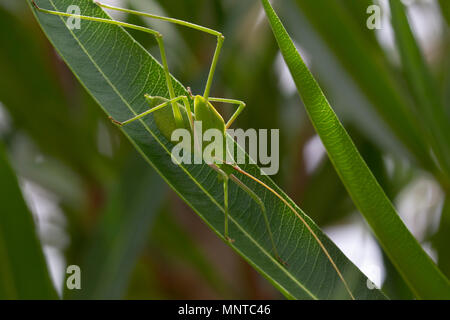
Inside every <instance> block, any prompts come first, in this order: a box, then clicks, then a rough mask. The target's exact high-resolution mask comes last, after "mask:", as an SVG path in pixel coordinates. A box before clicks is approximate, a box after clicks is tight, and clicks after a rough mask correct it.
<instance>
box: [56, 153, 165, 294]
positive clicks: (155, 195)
mask: <svg viewBox="0 0 450 320" xmlns="http://www.w3.org/2000/svg"><path fill="white" fill-rule="evenodd" d="M162 183H163V182H162V181H161V179H160V178H159V176H158V175H157V174H156V172H154V170H152V169H151V168H150V167H148V165H147V163H145V161H143V160H141V159H133V160H132V161H129V163H127V165H126V167H125V169H124V170H123V172H122V173H121V176H120V177H119V179H118V181H117V183H116V184H113V186H112V187H111V189H112V191H111V192H110V194H111V196H110V199H109V201H108V204H107V206H106V209H105V212H104V213H103V214H102V218H101V220H100V222H99V225H98V227H97V230H96V232H95V233H94V236H93V237H92V239H90V241H89V245H88V250H86V252H85V255H84V257H83V260H82V262H81V263H82V264H81V270H83V283H84V285H83V288H82V290H67V291H66V292H65V293H66V294H65V296H64V298H65V299H121V298H122V297H123V296H124V294H125V293H126V289H127V285H128V279H129V277H130V274H131V272H132V271H133V269H134V267H135V265H136V260H137V258H138V256H139V254H140V253H141V252H142V250H143V248H144V246H145V244H146V243H147V240H148V235H149V233H150V228H151V224H152V222H153V219H154V217H155V216H156V214H157V212H158V211H159V209H160V206H161V204H162V200H163V199H164V193H166V189H167V188H164V187H161V184H162ZM149 195H151V197H150V196H149Z"/></svg>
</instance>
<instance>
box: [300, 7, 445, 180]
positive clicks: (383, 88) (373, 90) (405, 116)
mask: <svg viewBox="0 0 450 320" xmlns="http://www.w3.org/2000/svg"><path fill="white" fill-rule="evenodd" d="M344 1H345V0H344ZM342 2H343V1H341V2H338V1H328V0H314V1H309V0H296V4H297V5H298V6H299V8H300V9H301V11H302V12H303V13H304V14H305V15H306V16H307V18H308V20H309V21H310V22H311V23H312V25H313V26H314V27H315V30H317V31H318V32H319V33H320V35H321V36H322V38H323V39H324V40H325V41H326V43H327V44H328V46H329V48H330V49H331V50H332V51H333V52H334V54H335V55H336V56H337V57H338V58H339V60H340V61H341V63H342V65H343V66H344V67H345V69H346V70H347V71H348V73H349V74H350V75H351V76H352V77H353V79H354V80H355V84H356V85H357V86H359V88H360V89H361V91H362V92H363V93H364V94H365V95H366V96H367V97H368V98H369V100H370V101H371V103H372V104H373V106H374V108H375V110H376V111H377V112H378V113H379V115H380V116H381V117H382V118H383V120H384V121H385V122H386V124H388V125H389V127H390V128H391V130H392V131H393V132H394V133H395V135H396V136H397V137H398V138H399V139H400V140H401V141H402V142H403V143H404V145H405V146H406V147H407V148H408V149H409V151H410V152H411V154H412V155H413V156H414V158H415V159H416V160H417V161H418V162H419V163H420V164H422V165H423V166H424V167H426V168H427V169H428V170H430V171H432V172H433V173H434V171H435V169H436V168H435V166H434V163H433V161H432V159H431V157H430V154H429V152H428V148H427V146H426V142H425V140H424V138H423V136H422V133H421V131H420V125H419V124H418V121H417V119H416V118H414V117H413V115H412V113H411V109H410V106H409V105H410V101H409V96H408V95H407V94H406V93H405V91H404V90H402V86H401V82H399V80H398V79H397V78H396V77H395V75H396V74H395V73H394V72H392V67H390V66H389V65H388V62H387V61H386V59H385V58H384V54H383V52H382V50H381V49H380V47H379V45H378V44H377V42H375V41H373V39H374V38H373V36H372V37H369V36H367V33H368V32H369V30H368V29H367V27H366V25H365V24H363V25H361V24H359V25H358V24H357V22H355V19H352V16H351V15H350V14H349V11H348V10H346V9H345V8H344V7H343V5H342ZM345 2H348V1H345ZM350 2H353V1H350ZM358 2H359V1H358ZM366 8H367V7H366ZM358 15H359V16H364V15H366V16H365V17H366V18H368V17H369V15H367V13H365V12H364V11H363V12H359V13H358ZM359 23H361V22H359ZM337 26H338V27H337ZM371 39H372V41H370V40H371ZM437 176H439V175H437Z"/></svg>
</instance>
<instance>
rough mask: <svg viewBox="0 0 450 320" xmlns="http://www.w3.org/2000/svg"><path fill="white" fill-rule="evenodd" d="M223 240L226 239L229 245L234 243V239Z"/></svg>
mask: <svg viewBox="0 0 450 320" xmlns="http://www.w3.org/2000/svg"><path fill="white" fill-rule="evenodd" d="M225 239H226V240H227V241H228V242H229V243H234V239H231V238H230V237H225Z"/></svg>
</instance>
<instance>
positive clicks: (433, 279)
mask: <svg viewBox="0 0 450 320" xmlns="http://www.w3.org/2000/svg"><path fill="white" fill-rule="evenodd" d="M262 3H263V6H264V9H265V11H266V14H267V16H268V18H269V21H270V24H271V27H272V30H273V33H274V35H275V38H276V39H277V42H278V45H279V47H280V49H281V52H282V54H283V57H284V59H285V61H286V64H287V65H288V67H289V70H290V72H291V74H292V76H293V78H294V81H295V84H296V86H297V89H298V92H299V94H300V96H301V98H302V100H303V102H304V105H305V107H306V110H307V112H308V115H309V117H310V119H311V122H312V123H313V125H314V127H315V129H316V131H317V133H318V134H319V136H320V138H321V139H322V142H323V144H324V146H325V148H326V150H327V152H328V156H329V157H330V159H331V161H332V162H333V164H334V167H335V169H336V171H337V172H338V174H339V176H340V178H341V180H342V182H343V183H344V185H345V187H346V188H347V191H348V192H349V194H350V196H351V197H352V199H353V202H354V203H355V205H356V207H357V208H358V209H359V210H360V212H361V213H362V214H363V215H364V217H365V218H366V220H367V222H368V223H369V225H370V226H371V228H372V230H373V231H374V233H375V235H376V237H377V238H378V240H379V242H380V244H381V245H382V247H383V249H384V250H385V252H386V254H387V255H388V256H389V258H390V259H391V261H392V263H393V264H394V265H395V266H396V267H397V269H398V270H399V272H400V274H401V275H402V276H403V278H404V279H405V281H406V282H407V283H408V285H409V286H410V287H411V289H412V290H413V292H414V293H415V294H416V296H417V297H418V298H423V299H448V298H449V297H450V284H449V282H448V280H447V278H446V277H445V276H444V275H443V274H442V273H441V272H440V271H439V269H438V268H437V267H436V265H435V264H434V263H433V261H432V260H431V259H430V257H429V256H428V255H427V254H426V253H425V251H423V250H422V248H421V247H420V245H419V243H418V242H417V240H416V239H415V238H414V237H413V236H412V234H411V233H410V232H409V231H408V229H407V228H406V227H405V225H404V224H403V222H402V221H401V219H400V217H399V216H398V214H397V212H396V211H395V208H394V206H393V205H392V203H391V202H390V200H389V199H388V198H387V197H386V195H385V193H384V191H383V189H382V188H381V187H380V185H379V184H378V182H377V180H376V179H375V177H374V176H373V174H372V172H371V171H370V169H369V168H368V167H367V165H366V163H365V162H364V160H363V158H362V157H361V155H360V154H359V152H358V150H357V149H356V147H355V145H354V144H353V141H352V140H351V138H350V136H349V135H348V133H347V132H346V130H345V129H344V127H343V126H342V124H341V122H340V121H339V119H338V118H337V116H336V114H335V113H334V111H333V109H332V108H331V106H330V105H329V103H328V101H327V99H326V98H325V95H324V94H323V92H322V90H321V88H320V87H319V85H318V83H317V82H316V80H315V79H314V77H313V75H312V74H311V72H310V71H309V70H308V68H307V66H306V65H305V63H304V62H303V60H302V58H301V56H300V54H299V53H298V51H297V49H296V48H295V45H294V44H293V42H292V40H291V38H290V37H289V34H288V33H287V31H286V29H285V28H284V26H283V24H282V23H281V21H280V19H279V18H278V16H277V14H276V13H275V11H274V10H273V8H272V6H271V5H270V3H269V1H268V0H262Z"/></svg>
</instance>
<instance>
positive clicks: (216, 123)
mask: <svg viewBox="0 0 450 320" xmlns="http://www.w3.org/2000/svg"><path fill="white" fill-rule="evenodd" d="M31 1H32V4H33V5H34V7H35V8H36V9H37V10H39V11H40V12H43V13H47V14H53V15H58V16H63V17H75V18H79V19H82V20H88V21H94V22H99V23H108V24H113V25H117V26H121V27H125V28H130V29H134V30H138V31H142V32H146V33H148V34H151V35H153V36H154V37H155V38H156V41H157V43H158V46H159V50H160V54H161V60H162V66H163V69H164V74H165V78H166V85H167V89H168V91H169V97H170V98H169V99H166V98H164V97H154V96H149V95H145V98H146V99H147V101H148V103H149V105H150V109H149V110H147V111H145V112H143V113H141V114H139V115H137V116H135V117H133V118H131V119H128V120H125V121H117V120H115V119H112V118H111V120H112V121H113V122H114V123H115V124H117V125H118V126H120V127H122V126H125V125H127V124H129V123H132V122H134V121H136V120H140V119H142V118H143V117H145V116H148V115H150V114H153V116H154V117H155V122H156V123H157V125H158V128H159V129H160V131H161V133H162V134H163V135H164V136H166V137H170V136H171V134H172V131H173V130H174V129H177V128H184V129H187V130H189V131H190V132H192V133H193V135H194V136H195V130H194V128H195V126H194V121H201V122H202V125H203V128H205V129H206V130H207V129H217V130H219V131H220V132H221V133H222V137H223V140H224V141H225V143H224V144H223V145H225V146H227V143H226V139H227V138H226V136H227V133H226V130H227V129H228V128H229V127H230V126H231V125H232V124H233V123H234V121H235V120H236V119H237V118H238V116H239V115H240V114H241V112H242V111H243V110H244V108H245V106H246V105H245V103H244V102H243V101H239V100H234V99H224V98H212V97H210V90H211V86H212V81H213V76H214V72H215V70H216V66H217V62H218V59H219V55H220V51H221V49H222V45H223V42H224V39H225V38H224V36H223V35H222V33H220V32H218V31H215V30H213V29H209V28H206V27H203V26H200V25H196V24H193V23H190V22H186V21H182V20H178V19H173V18H168V17H163V16H158V15H154V14H149V13H144V12H139V11H135V10H129V9H124V8H118V7H114V6H111V5H107V4H103V3H100V2H97V1H93V2H95V3H96V4H97V5H98V6H100V7H102V8H105V9H109V10H115V11H120V12H124V13H127V14H133V15H138V16H142V17H147V18H153V19H158V20H163V21H166V22H170V23H174V24H178V25H181V26H185V27H188V28H192V29H195V30H198V31H202V32H205V33H208V34H211V35H213V36H215V37H216V38H217V46H216V49H215V53H214V56H213V60H212V63H211V67H210V71H209V75H208V79H207V82H206V86H205V90H204V93H203V95H196V96H195V97H193V96H191V97H189V96H176V95H175V92H174V89H173V84H172V78H171V76H170V73H169V68H168V64H167V58H166V51H165V46H164V42H163V36H162V34H161V33H159V32H158V31H155V30H152V29H150V28H146V27H142V26H138V25H133V24H130V23H125V22H121V21H116V20H110V19H104V18H98V17H91V16H83V15H80V16H78V15H74V14H70V13H65V12H59V11H52V10H48V9H44V8H40V7H39V6H38V5H37V4H36V2H35V1H34V0H31ZM190 98H193V99H194V108H193V112H192V111H191V105H190ZM211 102H220V103H228V104H233V105H237V110H236V111H235V113H234V114H233V115H232V117H231V118H230V119H229V120H228V122H226V123H225V121H224V119H223V118H222V116H221V115H220V114H219V113H218V112H217V110H216V109H215V107H214V106H213V105H212V104H211ZM180 103H182V105H181V104H180ZM167 106H171V108H166V107H167ZM162 121H164V123H163V122H162ZM169 140H170V138H169ZM225 148H226V150H224V154H226V153H228V152H230V150H228V148H227V147H225ZM194 152H202V150H198V149H195V150H194ZM210 160H212V161H211V162H212V163H211V164H209V166H210V167H211V168H212V169H213V170H215V171H216V172H217V173H218V177H219V179H220V180H222V181H223V193H224V212H225V220H224V234H223V236H224V238H225V239H226V240H227V241H228V242H230V243H232V242H233V241H234V240H232V239H231V238H230V237H229V231H228V219H229V206H228V184H229V180H231V181H233V182H234V183H236V185H237V186H239V187H240V188H241V189H242V190H243V191H245V192H246V193H247V194H248V195H249V196H250V197H251V198H252V199H253V200H254V201H255V202H256V203H257V204H258V205H259V207H260V208H261V212H262V215H263V217H264V222H265V225H266V229H267V233H268V235H269V238H270V242H271V245H272V250H273V254H274V256H275V257H276V259H277V260H278V261H279V262H280V263H281V264H282V265H284V266H285V267H287V263H285V262H284V261H283V260H282V259H281V257H280V256H279V254H278V251H277V248H276V246H275V242H274V239H273V234H272V230H271V227H270V223H269V220H268V218H267V212H266V208H265V205H264V202H263V201H262V200H261V199H260V197H259V196H258V195H257V194H256V193H255V192H254V191H253V190H251V189H250V188H249V187H248V186H247V185H246V184H245V183H244V182H242V181H241V180H240V179H239V178H238V177H237V176H236V174H235V173H240V174H242V175H244V176H245V177H247V178H250V179H252V180H253V181H255V182H257V183H258V184H260V185H261V186H263V187H264V188H266V189H267V190H268V191H270V192H271V193H272V194H273V195H275V196H276V197H277V198H279V199H280V200H281V201H282V202H283V203H284V204H285V205H286V206H287V207H288V208H289V209H290V210H291V211H292V212H293V213H294V214H295V215H296V216H297V217H298V218H299V219H300V220H301V222H302V223H303V224H304V225H305V227H306V228H307V229H308V231H309V232H310V233H311V235H312V236H313V237H314V239H315V240H316V241H317V243H318V244H319V246H320V248H321V249H322V251H323V252H324V254H325V255H326V257H327V259H328V260H329V261H330V263H331V264H332V266H333V268H334V269H335V270H336V272H337V274H338V276H339V278H340V279H341V280H342V282H343V284H344V286H345V288H346V290H347V292H348V294H349V295H350V297H351V298H352V299H354V297H353V294H352V292H351V290H350V288H349V286H348V284H347V282H346V280H345V279H344V277H343V275H342V273H341V272H340V270H339V268H338V267H337V265H336V264H335V262H334V261H333V259H332V258H331V256H330V254H329V252H328V250H327V249H326V248H325V246H324V245H323V243H322V241H321V240H320V239H319V238H318V236H317V235H316V233H315V232H314V230H313V229H312V228H311V226H310V225H309V224H308V223H307V222H306V221H305V219H304V218H303V217H302V216H301V215H300V214H299V213H298V212H297V211H296V210H295V209H294V208H293V206H292V205H291V204H290V203H289V202H288V201H287V200H286V199H284V197H282V196H281V195H280V194H279V193H278V192H276V191H275V190H274V189H272V188H271V187H269V186H268V185H267V184H265V183H264V182H263V181H261V180H260V179H258V178H256V177H254V176H253V175H251V174H250V173H248V172H246V171H245V170H243V169H242V168H240V167H239V166H238V164H237V163H235V162H227V160H225V157H214V158H213V159H210Z"/></svg>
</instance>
